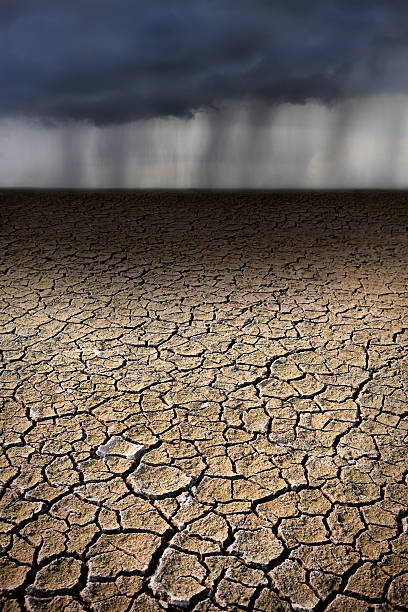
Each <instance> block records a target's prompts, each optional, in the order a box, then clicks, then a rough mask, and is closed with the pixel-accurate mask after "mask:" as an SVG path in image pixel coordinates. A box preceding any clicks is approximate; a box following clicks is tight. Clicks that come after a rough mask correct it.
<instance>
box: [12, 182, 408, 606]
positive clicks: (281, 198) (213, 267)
mask: <svg viewBox="0 0 408 612" xmlns="http://www.w3.org/2000/svg"><path fill="white" fill-rule="evenodd" d="M0 200H1V202H0V204H1V215H2V226H1V235H0V240H1V252H2V257H1V259H0V268H1V293H0V317H1V321H0V322H1V334H0V348H1V359H2V361H1V375H0V389H1V400H2V409H1V415H0V429H1V459H0V461H1V463H0V466H1V470H0V478H1V491H0V546H1V549H0V550H1V554H0V585H1V589H2V610H5V611H6V612H17V611H19V610H30V611H33V612H37V611H38V612H43V611H46V612H54V611H59V612H77V611H81V610H96V611H106V612H107V611H119V612H122V611H123V612H125V611H129V612H136V611H140V612H145V611H146V612H149V611H152V612H153V611H160V610H168V611H170V610H178V609H185V610H191V611H194V612H218V611H222V610H251V611H256V612H261V611H262V612H268V611H269V612H273V611H290V610H297V611H302V610H305V611H306V610H316V611H322V610H328V611H330V612H335V611H336V612H337V611H338V612H365V611H367V612H369V611H385V612H387V611H390V610H406V609H407V606H408V529H407V527H408V518H407V517H408V481H407V473H408V461H407V459H408V452H407V449H408V447H407V441H408V440H407V433H408V397H407V393H408V322H407V318H408V317H407V307H408V281H407V264H408V257H407V255H408V240H407V237H408V234H407V228H408V195H407V194H404V193H403V192H400V193H387V192H377V193H374V192H347V193H342V192H336V193H322V192H320V193H309V194H308V193H296V192H286V193H285V192H284V193H276V192H272V193H260V192H252V193H251V192H247V193H244V192H242V193H240V192H227V193H217V192H207V193H205V192H204V193H200V192H194V191H191V192H188V191H187V192H150V193H149V192H122V193H120V192H109V191H108V192H97V193H92V192H85V193H81V192H72V193H69V192H63V191H62V192H50V191H48V192H40V191H37V192H29V191H27V192H20V193H19V192H13V191H10V192H2V193H0Z"/></svg>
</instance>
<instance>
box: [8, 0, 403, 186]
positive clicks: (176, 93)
mask: <svg viewBox="0 0 408 612" xmlns="http://www.w3.org/2000/svg"><path fill="white" fill-rule="evenodd" d="M0 82H1V84H2V85H1V92H0V185H1V186H5V187H8V186H32V187H129V188H130V187H142V188H145V187H217V188H218V187H238V188H240V187H258V188H267V187H306V188H309V187H312V188H319V187H322V188H325V187H408V177H407V175H406V172H405V168H406V167H408V165H407V162H408V110H407V109H408V3H407V2H406V1H402V0H370V1H369V0H358V1H356V0H354V1H352V0H324V1H317V0H308V1H307V2H305V1H304V0H284V1H281V0H275V1H272V0H269V1H267V0H174V1H173V0H144V1H141V0H58V2H56V1H55V0H1V2H0Z"/></svg>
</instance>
